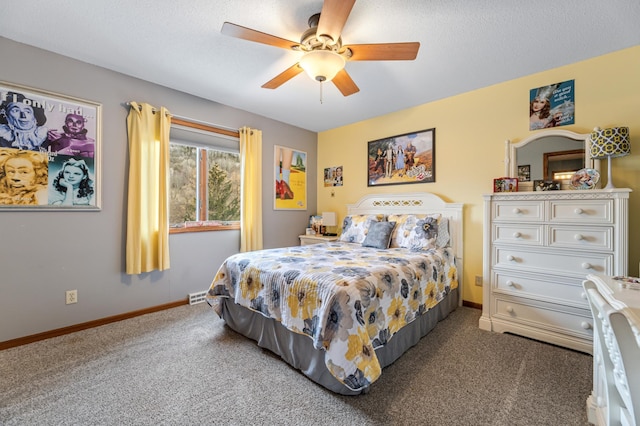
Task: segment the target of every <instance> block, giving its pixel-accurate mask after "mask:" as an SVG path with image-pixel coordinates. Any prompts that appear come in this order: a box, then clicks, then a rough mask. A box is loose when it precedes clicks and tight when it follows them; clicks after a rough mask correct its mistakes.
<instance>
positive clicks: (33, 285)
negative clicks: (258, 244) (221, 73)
mask: <svg viewBox="0 0 640 426" xmlns="http://www.w3.org/2000/svg"><path fill="white" fill-rule="evenodd" d="M0 52H2V57H3V58H4V59H3V60H2V75H1V77H0V79H2V80H3V81H6V82H9V83H15V84H20V85H25V86H30V87H32V88H36V89H41V90H46V91H51V92H56V93H60V94H64V95H69V96H73V97H78V98H82V99H86V100H90V101H95V102H99V103H100V104H102V128H103V131H102V210H101V211H100V212H55V211H54V212H38V211H26V212H24V211H22V212H17V211H7V210H3V211H0V342H1V341H7V340H11V339H15V338H19V337H24V336H29V335H32V334H36V333H41V332H45V331H49V330H54V329H57V328H61V327H67V326H70V325H74V324H79V323H83V322H86V321H91V320H96V319H100V318H104V317H108V316H112V315H117V314H121V313H126V312H131V311H134V310H138V309H144V308H148V307H153V306H157V305H161V304H164V303H169V302H174V301H177V300H180V299H184V298H186V296H187V294H188V293H191V292H194V291H201V290H205V289H206V288H208V286H209V284H210V282H211V280H212V279H213V276H214V274H215V272H216V270H217V269H218V267H219V266H220V264H221V263H222V261H223V260H224V259H225V258H226V257H227V256H229V255H230V254H233V253H235V252H237V251H238V250H239V247H240V235H239V231H218V232H198V233H190V234H176V235H172V236H171V237H170V250H171V269H169V270H168V271H164V272H157V271H156V272H153V273H147V274H141V275H133V276H129V275H126V274H124V272H123V271H124V259H125V251H124V246H125V231H126V183H127V179H126V175H127V153H128V147H127V144H128V141H127V134H126V116H127V109H126V108H125V107H124V103H125V102H127V101H137V102H148V103H150V104H152V105H155V106H166V107H167V108H168V109H169V111H171V112H172V113H173V114H176V115H179V116H182V117H189V118H193V119H195V120H200V121H205V122H208V123H213V124H217V125H220V126H224V127H230V128H234V129H238V128H240V127H242V126H250V127H252V128H258V129H260V130H262V138H263V178H264V179H263V194H264V196H263V227H264V246H265V248H271V247H282V246H290V245H296V244H298V239H297V236H298V235H299V234H300V233H302V232H304V228H305V227H306V223H307V222H308V219H309V215H310V214H315V213H316V212H315V208H316V176H317V173H316V158H317V150H316V142H317V135H316V133H314V132H310V131H307V130H303V129H300V128H297V127H293V126H290V125H287V124H284V123H281V122H277V121H274V120H270V119H267V118H265V117H262V116H258V115H255V114H251V113H248V112H246V111H242V110H238V109H234V108H231V107H228V106H225V105H221V104H217V103H214V102H210V101H206V100H204V99H201V98H198V97H196V96H192V95H188V94H185V93H182V92H178V91H175V90H171V89H168V88H165V87H162V86H158V85H155V84H153V83H149V82H145V81H142V80H139V79H135V78H132V77H129V76H126V75H123V74H119V73H115V72H112V71H109V70H106V69H104V68H99V67H96V66H93V65H89V64H86V63H83V62H78V61H75V60H72V59H69V58H66V57H63V56H60V55H57V54H54V53H51V52H47V51H43V50H40V49H36V48H33V47H30V46H27V45H24V44H20V43H16V42H13V41H11V40H8V39H6V38H2V37H0ZM185 69H186V70H188V67H185ZM186 72H188V71H186ZM187 78H188V76H187ZM278 144H279V145H286V146H291V147H294V148H297V149H300V150H303V151H306V152H307V155H308V158H307V160H308V188H307V191H308V194H307V205H308V209H307V210H306V211H274V210H273V201H272V198H271V197H272V196H273V187H274V185H275V184H274V180H273V179H274V177H273V173H274V171H273V166H272V163H273V146H274V145H278ZM72 289H77V290H78V301H79V302H78V303H77V304H75V305H65V290H72ZM212 315H214V314H213V312H212Z"/></svg>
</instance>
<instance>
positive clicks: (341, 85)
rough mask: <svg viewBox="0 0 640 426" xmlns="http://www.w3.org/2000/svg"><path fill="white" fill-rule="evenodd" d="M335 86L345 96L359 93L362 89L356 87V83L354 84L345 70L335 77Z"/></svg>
mask: <svg viewBox="0 0 640 426" xmlns="http://www.w3.org/2000/svg"><path fill="white" fill-rule="evenodd" d="M331 81H333V84H335V85H336V87H337V88H338V90H340V92H341V93H342V94H343V95H344V96H349V95H353V94H354V93H358V92H359V91H360V89H359V88H358V86H356V83H354V82H353V80H352V79H351V76H350V75H349V73H347V71H346V70H345V69H344V68H343V69H342V70H341V71H340V72H339V73H338V74H336V76H335V77H333V80H331Z"/></svg>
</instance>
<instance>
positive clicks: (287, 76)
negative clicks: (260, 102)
mask: <svg viewBox="0 0 640 426" xmlns="http://www.w3.org/2000/svg"><path fill="white" fill-rule="evenodd" d="M301 72H302V68H301V67H300V65H298V64H294V65H292V66H290V67H289V68H287V69H286V70H284V71H283V72H281V73H280V74H278V75H277V76H275V77H274V78H272V79H271V80H269V81H267V82H266V83H265V84H263V85H262V88H263V89H277V88H278V87H280V86H281V85H283V84H284V83H286V82H287V81H289V80H291V79H292V78H293V77H295V76H296V75H298V74H300V73H301Z"/></svg>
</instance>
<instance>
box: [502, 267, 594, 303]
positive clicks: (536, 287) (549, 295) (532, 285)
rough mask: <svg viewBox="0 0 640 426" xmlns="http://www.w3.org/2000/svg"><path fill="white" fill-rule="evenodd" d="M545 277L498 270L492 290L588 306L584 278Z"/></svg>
mask: <svg viewBox="0 0 640 426" xmlns="http://www.w3.org/2000/svg"><path fill="white" fill-rule="evenodd" d="M545 278H547V279H545ZM545 278H535V277H529V276H523V275H518V274H510V273H501V272H498V273H496V274H494V281H493V282H494V290H496V291H499V292H504V293H508V294H511V295H513V296H522V297H535V298H538V299H540V300H548V301H554V302H555V303H565V304H569V305H572V306H579V307H582V308H585V309H588V308H589V304H588V303H587V299H586V298H585V294H584V289H583V288H582V280H583V279H584V278H582V277H581V278H560V277H553V276H548V275H547V276H546V277H545Z"/></svg>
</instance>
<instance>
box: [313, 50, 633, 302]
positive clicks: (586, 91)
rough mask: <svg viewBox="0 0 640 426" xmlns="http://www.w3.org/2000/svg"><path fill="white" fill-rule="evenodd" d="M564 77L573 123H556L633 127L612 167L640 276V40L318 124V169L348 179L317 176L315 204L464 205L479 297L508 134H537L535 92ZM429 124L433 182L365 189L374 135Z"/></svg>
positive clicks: (469, 262) (471, 297)
mask: <svg viewBox="0 0 640 426" xmlns="http://www.w3.org/2000/svg"><path fill="white" fill-rule="evenodd" d="M567 80H575V103H576V108H575V124H573V125H571V126H563V127H561V128H560V129H564V130H571V131H573V132H577V133H589V132H591V130H592V129H593V128H594V127H596V126H599V127H607V126H614V125H617V126H628V127H629V128H630V134H631V155H629V156H627V157H623V158H616V159H613V160H612V162H613V166H612V168H613V181H614V183H615V185H616V186H617V187H627V188H631V189H633V190H634V191H635V192H633V193H632V194H631V199H630V203H629V205H630V215H629V216H630V220H629V223H630V238H629V240H630V244H629V249H630V255H629V274H630V275H638V261H640V238H638V237H640V215H639V214H638V213H639V212H640V193H638V192H640V173H639V172H640V143H639V142H638V141H640V46H635V47H632V48H629V49H625V50H622V51H618V52H614V53H611V54H608V55H604V56H600V57H596V58H592V59H589V60H586V61H582V62H578V63H575V64H571V65H567V66H564V67H560V68H556V69H553V70H550V71H545V72H541V73H538V74H533V75H530V76H527V77H523V78H519V79H516V80H511V81H507V82H504V83H500V84H496V85H494V86H490V87H486V88H483V89H479V90H475V91H473V92H468V93H464V94H461V95H458V96H453V97H450V98H446V99H442V100H439V101H435V102H430V103H427V104H423V105H420V106H417V107H414V108H410V109H406V110H403V111H399V112H396V113H392V114H388V115H385V116H383V117H378V118H375V119H371V120H366V121H362V122H358V123H354V124H351V125H348V126H344V127H340V128H337V129H332V130H328V131H325V132H321V133H320V134H319V135H318V165H317V166H318V170H319V175H321V174H322V170H324V168H326V167H333V166H339V165H342V166H344V186H343V187H326V188H325V187H324V183H323V181H322V179H318V202H317V204H318V211H319V212H321V211H336V212H338V220H339V221H341V220H342V218H343V217H344V215H345V214H346V207H345V205H346V204H349V203H353V202H355V201H357V200H358V199H359V198H360V197H362V196H363V195H365V194H369V193H391V192H418V191H428V192H433V193H435V194H437V195H439V196H440V197H442V198H444V199H445V200H446V201H449V202H455V203H464V204H465V213H464V226H465V229H464V230H465V235H464V277H463V279H464V288H463V294H464V300H465V301H469V302H473V303H482V288H481V287H477V286H475V285H474V277H475V276H477V275H480V276H481V275H482V236H483V231H482V224H483V199H482V194H485V193H490V192H491V191H492V184H493V178H496V177H499V176H503V175H504V154H505V143H504V142H505V140H507V139H509V140H511V141H514V142H518V141H520V140H522V139H524V138H526V137H528V136H530V135H531V134H532V132H531V131H529V102H528V100H529V90H530V89H533V88H536V87H541V86H546V85H549V84H552V83H557V82H561V81H567ZM354 96H357V95H354ZM429 128H435V129H436V139H435V140H436V182H434V183H425V184H412V185H391V186H382V187H367V167H366V164H367V142H368V141H371V140H375V139H380V138H383V137H386V136H393V135H398V134H402V133H407V132H412V131H418V130H423V129H429ZM602 163H603V176H604V178H603V179H604V180H606V172H605V171H604V168H605V167H606V161H604V162H602ZM332 194H334V196H332ZM634 235H635V236H636V238H634V237H633V236H634Z"/></svg>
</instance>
